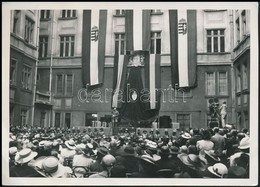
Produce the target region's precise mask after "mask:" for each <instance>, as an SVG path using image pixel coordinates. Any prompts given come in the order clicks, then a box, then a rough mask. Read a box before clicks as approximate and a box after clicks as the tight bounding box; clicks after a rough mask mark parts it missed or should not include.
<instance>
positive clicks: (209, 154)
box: [200, 150, 221, 166]
mask: <svg viewBox="0 0 260 187" xmlns="http://www.w3.org/2000/svg"><path fill="white" fill-rule="evenodd" d="M200 158H201V160H203V161H204V163H205V164H206V165H208V166H213V165H214V164H216V163H218V162H220V161H221V159H220V158H219V157H218V155H216V153H215V151H214V150H209V151H205V157H200Z"/></svg>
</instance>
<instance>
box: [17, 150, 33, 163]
mask: <svg viewBox="0 0 260 187" xmlns="http://www.w3.org/2000/svg"><path fill="white" fill-rule="evenodd" d="M37 155H38V153H37V152H34V151H32V150H31V149H29V148H26V149H23V150H21V151H19V152H17V153H16V155H15V162H17V163H19V164H23V163H27V162H29V161H31V160H32V159H33V158H34V157H36V156H37Z"/></svg>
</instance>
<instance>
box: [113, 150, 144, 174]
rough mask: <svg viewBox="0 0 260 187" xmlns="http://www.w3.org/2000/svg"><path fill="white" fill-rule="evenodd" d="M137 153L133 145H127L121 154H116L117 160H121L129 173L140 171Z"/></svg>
mask: <svg viewBox="0 0 260 187" xmlns="http://www.w3.org/2000/svg"><path fill="white" fill-rule="evenodd" d="M136 157H137V153H136V152H135V149H134V147H133V146H131V145H127V146H125V148H124V151H123V152H122V153H121V155H120V156H116V159H117V160H120V162H121V164H122V165H123V166H125V168H126V172H127V173H133V172H138V170H139V167H138V160H137V158H136Z"/></svg>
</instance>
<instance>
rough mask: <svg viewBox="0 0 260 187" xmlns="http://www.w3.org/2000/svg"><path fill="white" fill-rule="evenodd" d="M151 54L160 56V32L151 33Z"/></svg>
mask: <svg viewBox="0 0 260 187" xmlns="http://www.w3.org/2000/svg"><path fill="white" fill-rule="evenodd" d="M150 47H151V48H150V53H151V54H161V32H151V46H150Z"/></svg>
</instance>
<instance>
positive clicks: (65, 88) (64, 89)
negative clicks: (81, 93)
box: [56, 74, 73, 96]
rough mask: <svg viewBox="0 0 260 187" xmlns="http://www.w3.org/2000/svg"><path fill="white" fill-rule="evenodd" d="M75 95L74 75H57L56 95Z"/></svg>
mask: <svg viewBox="0 0 260 187" xmlns="http://www.w3.org/2000/svg"><path fill="white" fill-rule="evenodd" d="M72 94H73V74H58V75H56V95H59V96H72Z"/></svg>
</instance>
